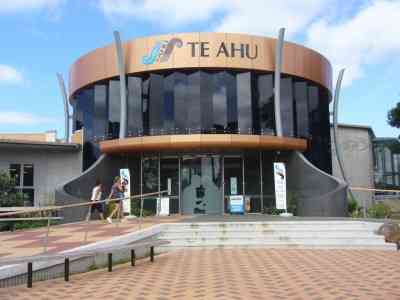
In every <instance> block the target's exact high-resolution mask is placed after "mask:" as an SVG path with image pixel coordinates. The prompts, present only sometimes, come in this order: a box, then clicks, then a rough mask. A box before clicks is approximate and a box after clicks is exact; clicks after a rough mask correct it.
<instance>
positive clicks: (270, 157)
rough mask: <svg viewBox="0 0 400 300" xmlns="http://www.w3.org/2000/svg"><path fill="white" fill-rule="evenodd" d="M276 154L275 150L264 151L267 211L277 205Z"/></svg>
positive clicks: (265, 204) (264, 193)
mask: <svg viewBox="0 0 400 300" xmlns="http://www.w3.org/2000/svg"><path fill="white" fill-rule="evenodd" d="M274 156H275V154H274V153H273V152H262V172H263V198H264V199H263V204H264V208H263V210H264V211H265V212H269V211H270V210H271V209H272V208H274V207H275V183H274V166H273V163H274V161H275V157H274Z"/></svg>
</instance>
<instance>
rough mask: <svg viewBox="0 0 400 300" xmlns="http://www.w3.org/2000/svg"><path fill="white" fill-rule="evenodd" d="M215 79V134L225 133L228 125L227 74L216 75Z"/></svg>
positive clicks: (213, 97) (213, 95)
mask: <svg viewBox="0 0 400 300" xmlns="http://www.w3.org/2000/svg"><path fill="white" fill-rule="evenodd" d="M209 76H212V75H211V74H209ZM213 77H214V78H213V79H214V80H213V83H214V84H213V85H214V86H213V94H212V101H213V115H212V116H213V123H214V126H213V127H214V130H215V132H217V133H223V132H224V131H225V128H226V125H227V109H226V108H227V103H226V102H227V95H226V94H227V91H226V81H225V79H226V72H218V73H215V74H214V76H213Z"/></svg>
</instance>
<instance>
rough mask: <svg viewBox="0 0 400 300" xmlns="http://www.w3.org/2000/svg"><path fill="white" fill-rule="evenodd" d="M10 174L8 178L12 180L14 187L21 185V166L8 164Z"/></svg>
mask: <svg viewBox="0 0 400 300" xmlns="http://www.w3.org/2000/svg"><path fill="white" fill-rule="evenodd" d="M8 171H9V173H10V177H11V178H13V179H14V181H15V185H16V186H20V185H21V183H22V182H21V165H20V164H10V168H9V169H8Z"/></svg>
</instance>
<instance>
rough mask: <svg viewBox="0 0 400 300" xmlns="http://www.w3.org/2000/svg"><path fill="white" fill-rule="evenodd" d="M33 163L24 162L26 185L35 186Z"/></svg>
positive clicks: (24, 183) (24, 181)
mask: <svg viewBox="0 0 400 300" xmlns="http://www.w3.org/2000/svg"><path fill="white" fill-rule="evenodd" d="M33 174H34V172H33V164H24V178H23V185H24V186H33Z"/></svg>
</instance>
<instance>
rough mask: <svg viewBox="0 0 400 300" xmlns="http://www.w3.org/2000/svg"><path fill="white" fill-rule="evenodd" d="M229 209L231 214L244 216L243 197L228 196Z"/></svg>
mask: <svg viewBox="0 0 400 300" xmlns="http://www.w3.org/2000/svg"><path fill="white" fill-rule="evenodd" d="M229 207H230V211H231V214H244V197H243V196H242V195H236V196H230V197H229Z"/></svg>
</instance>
